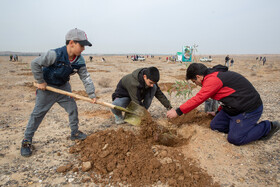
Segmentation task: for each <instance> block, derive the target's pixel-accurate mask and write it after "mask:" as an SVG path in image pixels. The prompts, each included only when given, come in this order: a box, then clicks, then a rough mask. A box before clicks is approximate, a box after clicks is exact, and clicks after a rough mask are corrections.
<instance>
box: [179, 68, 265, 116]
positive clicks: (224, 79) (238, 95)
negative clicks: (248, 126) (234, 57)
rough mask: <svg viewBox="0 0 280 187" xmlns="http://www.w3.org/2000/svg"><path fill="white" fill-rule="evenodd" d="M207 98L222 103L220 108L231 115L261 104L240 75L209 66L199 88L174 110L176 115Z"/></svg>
mask: <svg viewBox="0 0 280 187" xmlns="http://www.w3.org/2000/svg"><path fill="white" fill-rule="evenodd" d="M208 98H212V99H215V100H218V101H220V102H221V103H222V109H223V110H224V111H225V112H226V113H228V114H229V115H231V116H234V115H238V114H240V113H243V112H252V111H254V110H255V109H257V108H258V107H259V106H260V105H262V100H261V98H260V95H259V93H258V92H257V91H256V89H255V88H254V86H253V85H252V84H251V83H250V82H249V81H248V80H247V79H246V78H245V77H243V76H242V75H240V74H238V73H236V72H232V71H220V69H219V70H218V69H215V67H214V68H211V69H210V68H209V69H208V70H207V73H206V75H205V76H204V79H203V80H202V87H201V90H200V91H199V92H198V93H197V94H196V95H195V96H194V97H192V98H191V99H189V100H188V101H187V102H185V103H184V104H182V105H181V106H180V108H178V109H177V110H176V112H177V114H178V115H181V114H183V113H188V112H190V111H191V110H193V109H194V108H196V107H197V106H199V105H200V104H202V103H203V102H204V101H206V100H207V99H208Z"/></svg>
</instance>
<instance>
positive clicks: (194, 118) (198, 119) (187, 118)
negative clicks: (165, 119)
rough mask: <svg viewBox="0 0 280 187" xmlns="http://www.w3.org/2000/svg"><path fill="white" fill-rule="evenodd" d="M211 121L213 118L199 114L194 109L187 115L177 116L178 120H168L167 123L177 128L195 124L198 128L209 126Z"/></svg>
mask: <svg viewBox="0 0 280 187" xmlns="http://www.w3.org/2000/svg"><path fill="white" fill-rule="evenodd" d="M212 119H213V116H211V115H209V114H206V113H203V112H199V111H198V110H196V109H194V110H192V111H191V112H189V113H187V114H183V115H182V116H179V117H178V118H174V119H170V120H169V122H170V123H171V124H173V125H176V126H177V127H180V126H181V125H183V124H192V123H195V124H196V125H200V126H203V125H204V126H205V125H207V126H209V124H210V122H211V120H212Z"/></svg>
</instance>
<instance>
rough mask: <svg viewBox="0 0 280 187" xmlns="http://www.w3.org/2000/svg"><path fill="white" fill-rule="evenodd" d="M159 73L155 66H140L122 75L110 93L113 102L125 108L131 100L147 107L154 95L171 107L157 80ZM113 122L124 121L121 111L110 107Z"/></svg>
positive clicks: (166, 106) (167, 107) (164, 104)
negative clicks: (113, 116) (111, 93)
mask: <svg viewBox="0 0 280 187" xmlns="http://www.w3.org/2000/svg"><path fill="white" fill-rule="evenodd" d="M159 78H160V74H159V71H158V69H157V68H156V67H149V68H140V69H137V70H135V71H133V72H132V73H131V74H128V75H126V76H124V77H123V78H122V79H121V80H120V81H119V83H118V85H117V88H116V90H115V92H114V93H113V95H112V99H113V104H114V105H117V106H121V107H123V108H126V107H127V106H128V104H129V103H130V102H131V101H134V102H135V103H137V104H139V105H141V106H143V107H145V108H146V109H148V108H149V107H150V105H151V103H152V100H153V98H154V97H156V98H157V99H158V100H159V101H160V102H161V104H162V105H163V106H164V107H165V108H166V109H167V110H170V109H171V108H172V106H171V104H170V102H169V100H168V99H167V98H166V96H165V95H164V94H163V93H162V91H161V90H160V88H159V86H158V85H157V82H158V81H159ZM112 112H113V114H114V115H115V123H116V124H122V123H124V120H123V116H122V111H120V110H116V109H112Z"/></svg>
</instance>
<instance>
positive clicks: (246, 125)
mask: <svg viewBox="0 0 280 187" xmlns="http://www.w3.org/2000/svg"><path fill="white" fill-rule="evenodd" d="M262 112H263V105H261V106H260V107H259V108H257V109H256V110H255V111H253V112H250V113H241V114H238V115H236V116H230V115H228V114H227V113H226V112H224V111H223V110H221V111H220V112H219V113H218V114H217V115H216V116H215V118H214V119H213V120H212V121H211V123H210V126H211V129H212V130H218V131H220V132H224V133H228V142H229V143H232V144H234V145H244V144H247V143H249V142H252V141H255V140H258V139H260V138H261V137H263V136H265V135H267V134H268V132H269V131H270V122H269V121H268V120H265V121H262V122H260V123H257V122H258V120H259V119H260V117H261V115H262Z"/></svg>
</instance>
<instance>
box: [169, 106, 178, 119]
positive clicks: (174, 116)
mask: <svg viewBox="0 0 280 187" xmlns="http://www.w3.org/2000/svg"><path fill="white" fill-rule="evenodd" d="M166 117H168V118H176V117H178V114H177V112H176V110H174V109H173V108H172V109H171V110H169V111H167V113H166Z"/></svg>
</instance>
